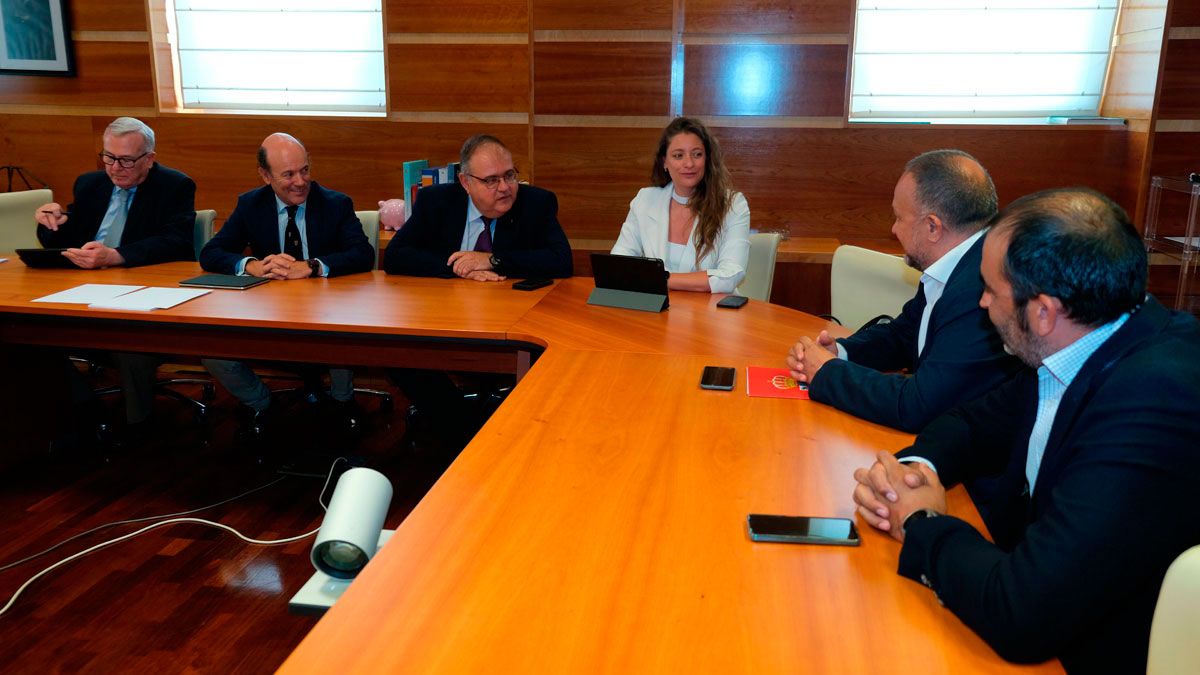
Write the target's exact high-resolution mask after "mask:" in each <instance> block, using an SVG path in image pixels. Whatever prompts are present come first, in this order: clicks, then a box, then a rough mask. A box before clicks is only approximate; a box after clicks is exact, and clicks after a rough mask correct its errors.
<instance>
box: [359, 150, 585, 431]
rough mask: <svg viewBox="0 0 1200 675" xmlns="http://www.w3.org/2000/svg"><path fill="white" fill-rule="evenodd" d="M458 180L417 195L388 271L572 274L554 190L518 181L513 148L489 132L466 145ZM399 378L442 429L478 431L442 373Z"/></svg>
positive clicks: (468, 275)
mask: <svg viewBox="0 0 1200 675" xmlns="http://www.w3.org/2000/svg"><path fill="white" fill-rule="evenodd" d="M459 161H460V163H461V168H460V171H461V172H460V173H459V175H458V183H455V184H447V185H434V186H431V187H425V188H422V189H421V190H420V191H419V192H418V193H417V200H416V202H415V203H414V205H413V213H412V216H411V217H410V218H409V219H408V221H407V222H406V223H404V227H402V228H400V231H399V232H397V233H396V236H395V237H394V238H393V239H392V241H391V243H389V244H388V248H387V252H386V253H385V254H384V259H383V266H384V269H386V270H387V272H388V274H409V275H414V276H427V277H445V278H448V279H452V278H454V277H462V278H464V279H473V280H475V281H503V280H504V279H506V278H508V277H569V276H571V270H572V262H571V246H570V244H569V243H568V242H567V236H566V234H564V233H563V229H562V226H561V225H559V223H558V199H557V198H556V197H555V196H554V193H553V192H550V191H548V190H543V189H541V188H537V187H534V186H532V185H519V184H518V183H517V170H516V168H515V166H514V164H513V158H512V153H510V152H509V151H508V148H507V147H505V146H504V143H502V142H501V141H500V139H498V138H496V137H494V136H488V135H486V134H479V135H476V136H472V137H471V138H469V139H467V141H466V142H465V143H463V146H462V151H461V152H460V153H459ZM391 376H392V379H393V380H394V381H395V382H396V384H397V385H398V386H399V387H400V389H402V390H403V391H404V394H405V396H406V397H407V398H408V399H409V401H410V402H412V404H413V406H414V408H415V409H416V410H420V411H422V412H424V413H425V414H426V416H427V417H428V418H430V419H431V420H432V422H433V424H434V425H435V426H436V427H440V428H443V429H453V430H455V431H457V432H463V434H464V435H465V434H469V433H470V432H472V431H474V428H473V427H475V426H476V425H475V424H474V423H470V424H464V423H463V420H464V418H468V419H472V420H475V421H478V415H476V414H473V413H472V412H471V411H467V410H465V409H464V406H465V404H464V402H463V397H462V393H461V392H460V391H459V389H458V387H457V386H455V384H454V383H453V381H451V379H450V378H449V377H448V376H447V375H446V374H445V373H443V372H441V371H435V370H419V369H404V370H393V371H392V372H391Z"/></svg>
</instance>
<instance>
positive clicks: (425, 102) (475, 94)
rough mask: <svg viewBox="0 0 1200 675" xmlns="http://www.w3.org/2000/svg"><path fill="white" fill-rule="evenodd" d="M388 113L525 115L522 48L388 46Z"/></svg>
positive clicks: (525, 76) (526, 65)
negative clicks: (514, 113) (424, 112)
mask: <svg viewBox="0 0 1200 675" xmlns="http://www.w3.org/2000/svg"><path fill="white" fill-rule="evenodd" d="M387 53H388V79H389V88H388V91H389V96H390V98H391V109H392V110H404V111H443V112H529V48H528V47H527V46H525V45H485V46H470V45H457V44H456V45H413V44H393V45H388V52H387Z"/></svg>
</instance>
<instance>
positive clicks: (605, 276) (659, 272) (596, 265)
mask: <svg viewBox="0 0 1200 675" xmlns="http://www.w3.org/2000/svg"><path fill="white" fill-rule="evenodd" d="M592 276H594V277H595V278H596V288H611V289H613V290H617V291H636V292H638V293H651V294H654V295H666V294H667V268H666V266H665V265H663V261H662V260H659V259H658V258H640V257H637V256H632V255H613V254H611V253H593V254H592Z"/></svg>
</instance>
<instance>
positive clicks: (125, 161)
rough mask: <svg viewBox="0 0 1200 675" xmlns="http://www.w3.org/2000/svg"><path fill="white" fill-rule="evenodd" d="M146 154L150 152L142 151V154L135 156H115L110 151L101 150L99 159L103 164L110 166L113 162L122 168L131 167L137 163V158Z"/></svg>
mask: <svg viewBox="0 0 1200 675" xmlns="http://www.w3.org/2000/svg"><path fill="white" fill-rule="evenodd" d="M148 154H150V153H148V152H143V153H142V154H140V155H138V156H137V157H117V156H116V155H114V154H112V153H110V152H102V153H100V161H101V162H104V164H105V166H112V165H113V164H116V165H118V166H120V167H121V168H122V169H132V168H133V165H134V164H137V163H138V160H139V159H141V158H143V157H145V156H146V155H148Z"/></svg>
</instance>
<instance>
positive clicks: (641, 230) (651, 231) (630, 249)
mask: <svg viewBox="0 0 1200 675" xmlns="http://www.w3.org/2000/svg"><path fill="white" fill-rule="evenodd" d="M673 189H674V188H673V185H672V184H671V183H667V185H666V187H648V188H642V189H641V190H639V191H638V193H637V196H636V197H634V198H633V201H631V202H629V215H627V216H625V224H624V225H622V226H621V235H620V236H619V237H617V243H616V244H615V245H614V246H613V248H612V252H613V253H615V254H617V255H636V256H642V257H645V258H659V259H661V260H663V261H664V262H667V261H669V256H668V255H667V236H668V234H669V230H670V222H671V191H672V190H673ZM688 248H689V253H690V254H691V257H690V258H688V260H689V261H690V260H691V258H694V257H695V250H696V230H695V228H692V237H691V240H690V241H689V245H688ZM749 258H750V205H749V204H747V203H746V198H745V197H743V196H742V193H740V192H735V193H733V199H732V200H730V204H729V212H728V213H726V214H725V219H724V221H723V222H722V223H721V230H720V231H719V232H718V233H717V240H716V242H714V243H713V249H712V251H710V252H709V253H708V254H706V255H705V256H704V257H703V258H701V259H700V260H699V261H697V262H696V266H695V268H694V269H697V270H703V271H705V272H708V287H709V289H710V290H711V291H712V292H713V293H732V292H733V290H734V289H735V288H737V286H738V284H740V283H741V282H742V278H744V277H745V276H746V261H747V260H749ZM667 271H668V272H690V271H692V268H690V267H689V268H688V269H671V265H670V263H669V262H668V267H667Z"/></svg>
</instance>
